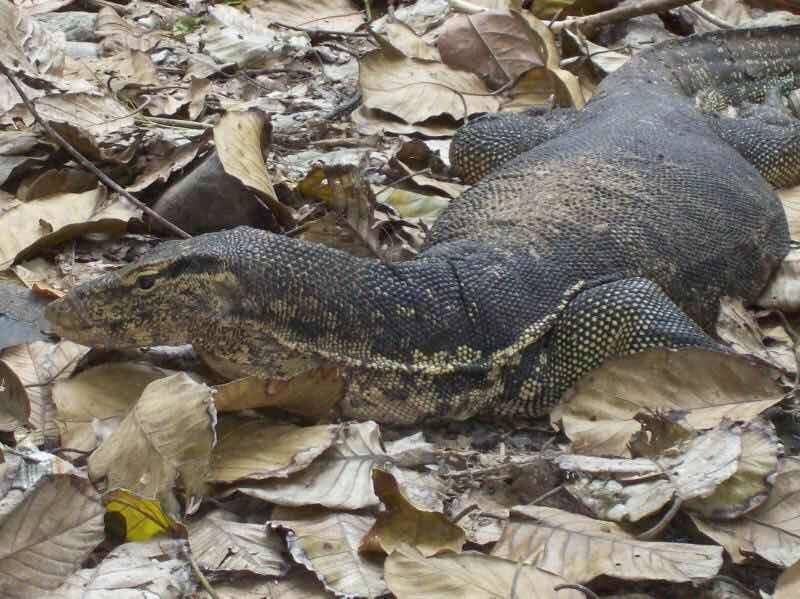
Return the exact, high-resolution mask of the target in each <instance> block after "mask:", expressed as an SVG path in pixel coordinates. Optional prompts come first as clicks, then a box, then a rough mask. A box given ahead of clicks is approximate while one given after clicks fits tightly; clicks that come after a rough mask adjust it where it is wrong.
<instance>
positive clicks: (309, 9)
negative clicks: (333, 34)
mask: <svg viewBox="0 0 800 599" xmlns="http://www.w3.org/2000/svg"><path fill="white" fill-rule="evenodd" d="M248 8H249V9H250V14H252V15H253V18H254V19H255V20H256V21H261V22H263V23H264V24H265V25H272V24H273V23H275V22H277V23H282V24H284V25H292V26H294V27H302V28H304V29H308V30H309V31H313V30H315V29H326V30H328V31H355V30H356V29H357V28H358V27H359V26H360V25H363V24H364V23H365V22H366V21H365V20H364V15H363V13H362V12H361V10H363V5H360V4H356V3H354V2H351V1H350V0H256V1H255V2H248Z"/></svg>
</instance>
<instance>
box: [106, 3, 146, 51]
mask: <svg viewBox="0 0 800 599" xmlns="http://www.w3.org/2000/svg"><path fill="white" fill-rule="evenodd" d="M94 32H95V35H96V36H97V37H99V38H102V40H103V46H104V48H106V51H107V53H108V54H114V53H115V52H117V51H121V50H126V49H127V50H139V51H140V52H147V51H149V50H152V49H153V48H155V47H156V45H157V44H158V43H159V42H161V41H162V36H161V34H160V33H159V32H151V31H148V30H147V29H144V28H143V27H139V26H137V25H133V24H132V23H131V22H130V21H128V20H126V19H123V18H122V17H120V16H119V15H118V14H117V13H116V11H115V10H114V9H113V8H109V7H107V6H103V7H102V8H101V9H100V12H98V13H97V24H96V25H95V27H94Z"/></svg>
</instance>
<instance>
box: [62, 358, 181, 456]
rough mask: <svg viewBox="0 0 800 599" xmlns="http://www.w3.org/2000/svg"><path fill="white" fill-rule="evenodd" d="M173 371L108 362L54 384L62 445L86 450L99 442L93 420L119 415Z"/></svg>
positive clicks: (91, 448) (119, 417)
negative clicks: (146, 389) (143, 392)
mask: <svg viewBox="0 0 800 599" xmlns="http://www.w3.org/2000/svg"><path fill="white" fill-rule="evenodd" d="M171 374H174V372H173V371H169V370H164V369H162V368H157V367H155V366H153V365H151V364H146V363H137V362H110V363H108V364H100V365H99V366H95V367H93V368H89V369H87V370H84V371H82V372H81V373H80V374H78V375H77V376H74V377H72V378H70V379H59V380H57V381H56V382H55V384H54V385H53V401H54V402H55V405H56V410H57V412H56V424H57V425H58V429H59V433H60V436H61V445H62V446H63V447H69V448H70V449H77V450H78V451H85V452H87V453H89V452H92V451H94V449H95V448H96V447H97V445H98V434H97V433H98V431H97V429H96V427H95V423H96V422H100V423H107V422H109V421H115V420H117V419H120V420H121V419H122V417H123V416H124V415H125V414H127V413H128V410H130V409H131V406H133V405H134V404H135V403H136V401H137V400H138V399H139V396H141V394H142V391H144V389H145V387H147V385H149V384H150V383H152V382H153V381H155V380H158V379H160V378H164V377H165V376H169V375H171Z"/></svg>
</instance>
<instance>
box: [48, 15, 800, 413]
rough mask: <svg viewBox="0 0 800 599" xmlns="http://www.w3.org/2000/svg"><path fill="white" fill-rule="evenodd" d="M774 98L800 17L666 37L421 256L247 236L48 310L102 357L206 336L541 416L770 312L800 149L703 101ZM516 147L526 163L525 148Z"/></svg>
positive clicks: (259, 361)
mask: <svg viewBox="0 0 800 599" xmlns="http://www.w3.org/2000/svg"><path fill="white" fill-rule="evenodd" d="M776 85H778V86H781V87H782V88H784V89H789V88H794V87H798V86H800V26H790V27H783V28H768V29H761V30H753V31H729V32H724V33H714V34H710V35H702V36H697V37H693V38H688V39H685V40H680V41H675V42H668V43H666V44H663V45H661V46H658V47H655V48H653V49H651V50H648V51H645V52H642V53H641V54H640V55H639V56H638V57H636V58H635V59H633V60H632V61H631V62H630V63H629V64H628V65H626V66H625V67H623V68H622V69H620V70H619V71H617V72H616V73H615V74H613V75H611V76H609V77H608V78H607V79H606V80H605V81H604V82H603V84H602V85H601V86H600V88H599V93H598V94H597V95H596V96H595V97H594V98H593V99H592V100H591V102H589V104H588V105H587V106H586V108H585V109H584V110H583V111H581V112H579V113H569V112H566V111H565V112H562V113H559V114H558V115H556V116H555V118H554V120H552V121H551V120H549V118H548V119H546V120H542V119H538V121H541V123H542V124H543V125H544V129H543V130H544V134H541V133H537V135H539V136H540V137H539V139H538V140H537V144H538V145H535V147H533V148H532V149H530V150H528V151H527V152H525V153H523V154H522V155H520V156H518V157H517V158H514V159H512V160H510V161H508V162H507V163H506V164H505V165H504V166H502V167H500V168H499V169H496V170H494V171H493V172H492V174H490V175H488V176H487V177H485V178H483V179H482V180H481V181H480V182H479V183H478V184H477V185H476V186H475V187H473V188H472V189H470V190H469V191H468V192H466V193H465V194H464V195H463V196H462V197H461V198H459V199H458V200H456V201H454V202H453V203H452V205H451V206H450V207H449V208H448V209H447V210H446V211H445V213H444V214H443V215H442V216H441V217H440V219H439V220H438V221H437V223H436V225H435V226H434V227H433V229H432V231H431V233H430V236H429V238H428V241H427V243H426V246H425V248H424V251H422V252H421V253H420V255H419V257H418V258H417V259H415V260H412V261H409V262H404V263H398V264H387V263H384V262H381V261H378V260H374V259H364V258H355V257H352V256H350V255H347V254H344V253H342V252H339V251H336V250H333V249H329V248H327V247H324V246H321V245H315V244H311V243H307V242H303V241H298V240H294V239H290V238H287V237H283V236H278V235H272V234H269V233H265V232H261V231H257V230H254V229H248V228H238V229H234V230H232V231H227V232H222V233H212V234H209V235H203V236H200V237H196V238H194V239H191V240H187V241H180V242H168V243H165V244H163V245H162V246H161V248H159V249H158V250H157V251H156V252H155V253H154V254H153V255H151V256H149V257H147V258H145V259H144V260H142V261H141V262H139V263H138V264H135V265H132V266H129V267H126V268H123V269H121V270H119V271H117V272H115V273H112V274H109V275H107V276H105V277H103V278H101V279H99V280H96V281H93V282H91V283H88V284H86V285H83V286H81V287H79V288H78V289H76V290H75V291H74V292H73V293H71V294H69V295H68V296H67V297H66V298H65V299H64V300H59V301H58V302H55V303H53V304H51V306H50V307H49V310H48V317H49V318H50V319H51V321H52V322H53V323H54V325H55V329H56V331H57V332H60V333H61V334H63V335H64V336H66V337H69V338H71V339H74V340H76V341H79V342H83V343H87V344H95V345H103V346H113V347H117V346H131V345H150V344H170V343H172V344H176V343H189V342H190V343H193V344H195V346H196V348H197V349H198V350H199V351H200V352H202V353H203V354H205V355H207V356H210V357H212V358H213V359H212V363H214V364H216V365H217V366H218V367H219V368H221V369H223V370H230V369H231V368H235V369H244V370H245V371H247V372H250V373H254V374H259V375H262V376H273V375H277V376H281V377H289V376H292V375H295V374H298V373H300V372H302V371H303V370H304V369H307V368H310V367H311V366H313V365H314V364H316V363H319V362H321V361H328V362H331V363H334V364H337V365H339V366H340V367H341V368H342V371H343V372H344V374H345V377H346V379H347V381H348V391H347V394H346V397H345V400H344V404H343V405H344V410H345V412H346V413H347V414H349V415H352V416H356V417H363V418H374V419H376V420H379V421H382V422H406V423H410V422H414V421H419V420H423V419H424V420H430V419H455V418H467V417H469V416H473V415H476V414H486V415H502V416H515V415H524V416H535V415H538V414H542V413H544V412H546V411H547V410H548V409H550V408H551V407H552V406H553V405H554V404H555V403H556V402H557V401H558V400H559V398H560V397H561V395H562V394H563V393H564V391H565V390H567V389H568V388H569V387H570V386H571V385H572V384H573V383H574V382H575V381H576V380H577V379H578V378H579V377H580V376H581V375H582V374H584V373H585V372H587V371H588V370H590V369H591V368H593V367H595V366H597V365H598V364H600V363H601V362H602V361H603V360H606V359H608V358H610V357H614V356H621V355H626V354H631V353H634V352H638V351H641V350H644V349H647V348H653V347H672V348H677V347H688V346H691V347H702V348H708V349H718V350H723V348H722V346H720V345H719V344H718V343H717V342H716V341H715V340H714V339H713V338H712V337H711V336H709V334H708V332H709V331H711V329H712V326H713V323H714V321H715V318H716V315H717V312H718V304H719V299H720V297H721V296H723V295H731V296H739V297H741V298H743V299H744V300H746V301H752V300H754V299H756V298H757V297H758V295H759V292H760V291H761V290H762V288H763V287H764V285H765V284H766V282H767V281H768V279H769V277H770V274H771V273H772V272H773V270H774V269H775V267H776V266H777V265H778V264H779V263H780V261H781V259H782V258H783V257H784V256H785V254H786V253H787V251H788V247H789V232H788V228H787V224H786V218H785V215H784V212H783V208H782V206H781V204H780V202H779V200H778V199H777V197H776V196H775V194H774V193H773V191H772V188H771V186H770V185H769V183H768V182H767V179H770V180H772V181H775V182H784V181H787V180H790V179H792V178H793V177H794V178H795V180H796V178H797V176H798V175H800V173H798V169H797V164H798V163H797V161H798V159H799V158H800V152H799V151H798V142H797V139H798V138H797V129H796V128H792V127H791V126H788V125H787V126H780V125H773V124H770V123H768V122H767V121H766V120H761V121H759V119H757V118H756V119H755V120H751V121H750V122H744V123H742V125H741V127H739V126H738V125H737V122H736V121H730V122H728V121H724V124H725V126H721V125H720V120H719V119H716V118H715V117H711V116H705V115H703V114H701V112H700V111H698V107H699V108H701V109H703V110H718V109H721V108H723V107H724V106H726V105H727V104H735V103H741V102H744V101H759V100H760V99H762V98H763V97H764V95H765V94H766V92H767V90H769V89H772V88H775V86H776ZM511 118H512V117H506V116H499V117H493V118H489V119H485V120H483V121H477V122H476V123H475V125H471V126H470V127H468V128H467V129H466V130H464V131H463V132H462V133H460V134H459V138H458V143H457V144H456V146H455V150H454V157H455V158H456V159H457V161H463V163H464V164H465V165H466V169H467V172H468V173H469V172H470V169H472V168H474V167H476V165H477V168H479V169H484V168H485V164H486V163H487V160H488V161H491V160H493V158H492V155H491V154H492V151H493V149H498V148H499V149H502V147H505V146H503V145H502V144H501V145H500V146H498V147H497V148H494V147H493V146H491V145H489V144H488V143H487V142H485V141H481V142H479V144H482V145H480V146H479V147H475V146H474V145H473V144H474V142H470V141H469V140H470V139H471V136H472V135H473V134H475V133H476V132H478V133H480V128H481V127H483V128H484V132H483V133H484V134H485V133H486V130H485V129H486V127H487V125H488V129H490V131H489V133H490V134H491V129H492V128H496V130H497V131H501V127H506V128H507V129H505V130H506V131H511V132H514V131H519V132H523V133H527V131H522V130H520V129H515V127H517V125H516V124H515V121H512V120H509V119H511ZM542 118H544V117H542ZM482 123H483V124H482ZM473 127H476V129H473ZM480 135H482V134H480ZM480 135H478V137H477V139H485V138H481V137H480ZM506 136H507V133H502V134H501V138H503V139H508V138H507V137H506ZM517 137H518V139H517V141H513V140H512V142H510V144H509V145H510V146H514V147H515V148H516V150H515V151H518V150H519V148H521V147H524V146H525V143H527V142H525V143H522V144H521V145H520V144H519V143H518V142H519V137H524V135H522V136H520V135H519V134H518V135H517ZM462 142H465V143H466V146H467V148H468V149H466V150H465V152H466V153H462V150H463V149H465V148H464V145H462ZM515 144H516V145H515ZM762 147H763V148H766V149H767V150H768V152H767V153H766V154H763V153H762V152H761V150H760V148H762ZM776 147H777V148H779V150H777V151H773V150H772V149H773V148H776ZM735 148H740V149H741V148H744V150H743V152H744V153H745V155H747V156H748V157H749V158H750V159H752V160H754V161H755V163H756V167H757V168H756V167H754V166H752V165H751V164H750V162H748V160H746V159H745V158H744V157H743V156H742V155H741V154H740V153H739V152H738V151H737V150H736V149H735ZM748 148H750V149H749V150H748ZM466 156H470V157H475V158H474V160H473V159H471V158H467V159H465V157H466ZM762 156H767V157H768V158H767V160H766V161H760V160H759V158H760V157H762ZM482 165H483V166H482ZM757 169H760V170H761V172H762V173H763V174H764V175H765V176H766V177H767V179H765V176H762V174H760V173H759V170H757Z"/></svg>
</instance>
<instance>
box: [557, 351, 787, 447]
mask: <svg viewBox="0 0 800 599" xmlns="http://www.w3.org/2000/svg"><path fill="white" fill-rule="evenodd" d="M778 377H779V373H777V372H776V371H775V370H774V369H772V368H770V367H769V366H767V365H764V364H762V363H760V362H758V361H756V360H754V359H751V358H747V357H744V356H739V355H735V354H727V353H718V352H712V351H704V350H699V349H686V350H680V351H671V350H663V349H659V350H650V351H646V352H642V353H638V354H635V355H632V356H626V357H624V358H617V359H614V360H609V361H608V362H606V363H605V364H603V365H602V366H600V367H599V368H597V369H595V370H593V371H591V372H590V373H588V374H587V375H586V376H584V377H583V378H582V379H581V380H580V381H578V383H577V384H576V385H575V386H574V387H573V388H572V389H571V390H570V391H568V392H567V394H566V396H565V398H564V402H562V405H561V406H560V407H559V408H557V409H556V410H554V411H553V413H551V416H550V417H551V420H552V421H553V422H557V421H558V420H559V419H561V420H562V422H563V428H564V432H565V433H566V434H567V436H568V437H569V438H570V439H571V440H572V443H573V445H572V448H573V451H575V452H580V453H583V454H591V455H619V456H629V455H630V452H629V450H628V448H627V444H628V441H629V440H630V438H631V436H632V435H633V434H635V433H636V432H637V431H638V430H640V429H641V426H640V424H639V423H638V422H636V420H634V416H635V415H636V414H638V413H639V412H648V411H652V412H655V411H659V410H661V411H664V410H675V411H676V412H684V413H685V414H684V416H683V421H684V422H685V423H686V424H687V425H688V426H689V427H691V428H694V429H703V428H712V427H714V426H717V425H718V424H719V423H720V422H721V421H722V419H723V418H727V419H728V420H731V421H744V422H747V421H749V420H751V419H753V418H754V417H755V416H757V415H758V414H759V413H761V412H762V411H764V410H766V409H767V408H768V407H770V406H772V405H774V404H776V403H778V402H779V401H781V399H782V398H783V391H782V389H781V387H780V385H779V384H778V383H777V382H776V379H777V378H778Z"/></svg>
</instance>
